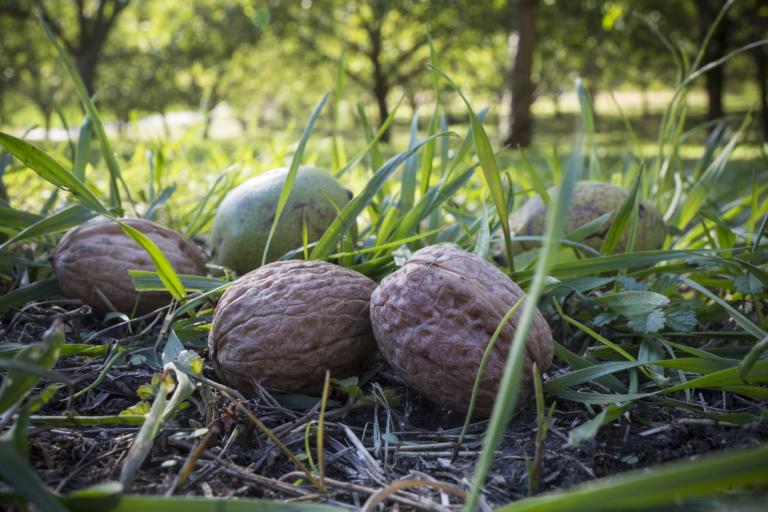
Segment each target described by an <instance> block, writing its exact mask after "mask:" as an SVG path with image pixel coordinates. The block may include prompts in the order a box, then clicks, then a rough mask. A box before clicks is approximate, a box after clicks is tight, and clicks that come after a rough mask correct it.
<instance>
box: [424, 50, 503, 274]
mask: <svg viewBox="0 0 768 512" xmlns="http://www.w3.org/2000/svg"><path fill="white" fill-rule="evenodd" d="M430 67H431V68H432V70H433V71H434V72H436V73H437V74H439V75H440V76H441V77H442V78H443V80H445V81H446V82H447V83H448V85H450V86H451V88H452V89H453V90H455V91H456V93H458V95H459V96H460V97H461V99H462V101H463V102H464V105H465V106H466V107H467V112H468V113H469V119H470V124H471V126H472V140H473V141H474V143H475V151H476V152H477V158H478V160H479V161H480V167H481V168H482V169H483V174H484V176H485V181H486V184H487V185H488V189H489V191H490V193H491V199H493V204H494V205H495V206H496V211H497V212H498V214H499V221H500V222H501V230H502V232H503V233H504V245H505V247H506V250H507V258H508V262H509V266H510V269H511V270H513V271H514V268H513V261H514V254H513V250H512V235H511V234H510V231H509V214H508V212H507V200H506V193H505V191H504V185H503V184H502V182H501V173H500V172H499V165H498V163H497V162H496V155H495V154H494V152H493V148H492V147H491V142H490V140H489V139H488V134H486V133H485V128H484V127H483V123H482V121H480V118H479V117H478V116H477V114H475V111H474V110H473V109H472V105H470V103H469V100H468V99H467V97H466V96H464V93H463V92H462V91H461V89H460V88H459V86H458V85H456V84H455V83H454V81H453V80H452V79H451V78H450V77H449V76H448V75H447V74H445V72H443V71H442V70H441V69H440V68H438V67H436V66H434V65H430ZM512 197H514V196H512Z"/></svg>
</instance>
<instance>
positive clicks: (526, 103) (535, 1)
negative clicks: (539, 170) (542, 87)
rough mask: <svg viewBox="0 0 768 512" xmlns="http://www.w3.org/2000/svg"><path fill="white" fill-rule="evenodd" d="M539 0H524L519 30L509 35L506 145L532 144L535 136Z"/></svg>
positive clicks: (504, 119) (503, 131)
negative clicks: (533, 108) (534, 73)
mask: <svg viewBox="0 0 768 512" xmlns="http://www.w3.org/2000/svg"><path fill="white" fill-rule="evenodd" d="M538 5H539V0H520V2H519V3H518V10H517V23H516V25H517V27H516V32H514V33H513V34H512V35H510V38H509V61H510V63H511V64H512V66H511V69H510V70H509V72H508V74H507V81H506V82H507V83H506V84H505V87H504V92H503V95H502V109H503V112H502V122H501V127H500V128H501V135H502V141H503V143H504V145H505V146H521V147H527V146H530V144H531V141H532V139H533V115H532V114H531V105H532V103H533V94H534V83H533V81H532V80H531V72H532V70H533V50H534V48H535V46H536V12H537V10H538Z"/></svg>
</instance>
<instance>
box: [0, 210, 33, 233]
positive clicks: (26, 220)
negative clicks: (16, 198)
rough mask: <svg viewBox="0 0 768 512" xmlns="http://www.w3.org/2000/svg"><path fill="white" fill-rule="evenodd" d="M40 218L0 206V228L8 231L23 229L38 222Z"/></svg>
mask: <svg viewBox="0 0 768 512" xmlns="http://www.w3.org/2000/svg"><path fill="white" fill-rule="evenodd" d="M41 218H42V217H40V215H37V214H36V213H28V212H25V211H22V210H16V209H15V208H11V207H9V206H0V226H2V227H3V228H8V229H24V228H26V227H28V226H29V225H31V224H34V223H35V222H37V221H39V220H40V219H41Z"/></svg>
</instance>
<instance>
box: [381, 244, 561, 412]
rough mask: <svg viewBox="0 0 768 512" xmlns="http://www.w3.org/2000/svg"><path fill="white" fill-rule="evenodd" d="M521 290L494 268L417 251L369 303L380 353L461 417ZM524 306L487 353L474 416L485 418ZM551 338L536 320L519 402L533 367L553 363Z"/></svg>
mask: <svg viewBox="0 0 768 512" xmlns="http://www.w3.org/2000/svg"><path fill="white" fill-rule="evenodd" d="M523 295H524V293H523V291H522V290H521V289H520V287H519V286H517V285H516V284H515V283H514V282H512V280H510V279H509V277H507V276H506V275H504V274H503V273H502V272H501V271H500V270H499V269H497V268H496V267H495V266H493V265H492V264H491V263H489V262H487V261H485V260H483V259H481V258H479V257H477V256H475V255H473V254H470V253H467V252H464V251H462V250H459V249H456V248H453V247H447V246H431V247H426V248H424V249H421V250H420V251H417V252H416V253H414V254H413V256H411V258H409V259H408V261H406V262H405V265H403V267H402V268H400V269H399V270H397V271H396V272H394V273H393V274H391V275H389V276H388V277H386V278H385V279H384V280H383V281H382V282H381V284H380V285H379V287H378V288H377V289H376V291H374V293H373V296H372V297H371V323H372V326H373V332H374V336H375V337H376V341H377V342H378V345H379V349H380V350H381V352H382V354H383V355H384V357H385V358H386V359H387V361H389V363H390V364H391V365H392V367H393V368H394V369H395V371H397V373H398V374H399V375H400V376H402V377H403V378H404V379H405V380H406V381H407V382H408V383H409V384H410V385H411V386H413V387H414V388H416V389H417V390H419V391H420V392H421V393H422V394H423V395H424V396H426V397H427V398H430V399H431V400H433V401H435V402H437V403H439V404H440V405H442V406H444V407H448V408H452V409H456V410H462V411H466V410H467V408H468V406H469V400H470V397H471V395H472V387H473V385H474V381H475V377H476V375H477V372H478V369H479V367H480V361H481V359H482V357H483V352H484V351H485V348H486V346H487V344H488V342H489V340H490V339H491V336H492V335H493V333H494V331H495V330H496V328H497V326H498V325H499V323H500V322H501V319H502V318H503V317H504V315H505V314H506V313H507V312H508V311H509V310H510V308H512V306H513V305H514V304H515V302H517V300H518V299H519V298H520V297H522V296H523ZM522 309H523V308H522V307H520V308H519V309H518V311H517V312H516V313H515V314H514V315H513V316H512V317H511V318H510V320H509V322H508V323H507V325H506V326H505V327H504V329H503V330H502V332H501V335H500V336H499V338H498V339H497V340H496V344H495V345H494V347H493V349H492V350H491V352H490V357H489V359H488V365H487V367H486V369H485V372H484V374H483V377H482V379H481V381H480V389H479V392H478V397H477V402H476V407H475V412H476V413H478V414H481V415H487V414H488V413H490V411H491V409H492V407H493V402H494V400H495V397H496V392H497V390H498V387H499V382H500V380H501V377H502V374H503V372H504V365H505V362H506V359H507V355H508V354H509V348H510V344H511V342H512V338H513V337H514V334H515V330H516V328H517V325H518V322H519V321H520V315H521V312H522ZM552 354H553V341H552V333H551V331H550V329H549V326H548V325H547V322H546V321H545V320H544V317H543V316H541V314H540V313H538V312H537V313H536V317H535V319H534V322H533V325H532V326H531V330H530V332H529V334H528V338H527V342H526V349H525V360H524V363H523V368H524V374H523V380H522V385H521V398H525V395H526V394H527V393H528V390H529V389H530V388H531V368H532V366H533V363H534V362H536V364H537V365H538V367H539V369H541V370H543V369H545V368H547V367H548V366H549V365H550V363H551V362H552Z"/></svg>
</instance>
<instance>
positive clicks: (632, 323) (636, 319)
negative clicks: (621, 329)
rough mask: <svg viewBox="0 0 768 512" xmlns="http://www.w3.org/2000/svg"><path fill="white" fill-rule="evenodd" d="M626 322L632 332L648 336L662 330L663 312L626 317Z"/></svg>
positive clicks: (656, 311)
mask: <svg viewBox="0 0 768 512" xmlns="http://www.w3.org/2000/svg"><path fill="white" fill-rule="evenodd" d="M627 320H628V322H627V325H629V327H630V328H631V329H632V330H633V331H635V332H641V333H644V334H648V333H651V332H659V331H660V330H662V329H663V328H664V321H665V316H664V312H663V311H659V310H655V311H651V312H650V313H648V314H645V315H638V316H627Z"/></svg>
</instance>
